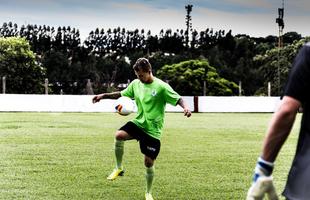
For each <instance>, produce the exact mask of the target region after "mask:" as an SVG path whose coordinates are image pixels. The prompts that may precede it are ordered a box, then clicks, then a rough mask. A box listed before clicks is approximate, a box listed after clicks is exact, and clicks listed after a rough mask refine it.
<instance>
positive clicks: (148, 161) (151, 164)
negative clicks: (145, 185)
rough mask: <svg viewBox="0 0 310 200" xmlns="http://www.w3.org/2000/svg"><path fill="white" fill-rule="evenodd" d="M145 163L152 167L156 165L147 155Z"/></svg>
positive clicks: (146, 165)
mask: <svg viewBox="0 0 310 200" xmlns="http://www.w3.org/2000/svg"><path fill="white" fill-rule="evenodd" d="M144 165H145V167H152V166H153V165H154V160H153V159H151V158H149V157H147V156H145V158H144Z"/></svg>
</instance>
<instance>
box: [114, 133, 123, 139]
mask: <svg viewBox="0 0 310 200" xmlns="http://www.w3.org/2000/svg"><path fill="white" fill-rule="evenodd" d="M115 139H116V140H125V135H124V131H117V132H116V133H115Z"/></svg>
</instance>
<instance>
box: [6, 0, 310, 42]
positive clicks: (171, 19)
mask: <svg viewBox="0 0 310 200" xmlns="http://www.w3.org/2000/svg"><path fill="white" fill-rule="evenodd" d="M0 2H1V3H0V23H1V24H2V23H4V22H9V21H11V22H13V23H17V24H18V26H19V27H20V26H21V25H22V24H37V25H49V26H54V27H58V26H71V27H75V28H77V29H79V30H80V33H81V39H82V40H84V39H85V38H86V37H87V35H88V33H89V32H90V31H92V30H95V29H96V28H97V27H98V28H100V29H101V28H104V29H107V28H117V27H121V28H125V29H126V30H134V29H135V28H138V29H139V30H141V29H144V30H146V31H147V30H151V32H152V34H153V35H155V34H158V33H159V32H160V30H161V29H164V30H166V29H169V28H171V29H172V30H173V31H175V30H176V29H186V26H185V15H186V10H185V5H188V4H191V5H193V11H192V13H191V15H192V24H193V29H196V30H197V31H202V30H205V29H207V28H213V29H214V30H215V31H217V30H225V31H229V30H232V34H233V35H236V34H247V35H250V36H253V37H260V36H261V37H265V36H268V35H278V26H277V24H276V22H275V21H276V18H277V17H278V8H279V7H282V0H187V1H186V0H0ZM284 9H285V11H284V23H285V28H284V33H285V32H289V31H296V32H298V33H300V34H302V36H310V27H309V21H310V1H309V0H291V1H287V0H286V1H285V2H284Z"/></svg>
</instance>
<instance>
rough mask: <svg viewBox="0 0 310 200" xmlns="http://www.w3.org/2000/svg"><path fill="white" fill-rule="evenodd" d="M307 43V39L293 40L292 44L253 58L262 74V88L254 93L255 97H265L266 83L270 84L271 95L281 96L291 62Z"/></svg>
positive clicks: (308, 39)
mask: <svg viewBox="0 0 310 200" xmlns="http://www.w3.org/2000/svg"><path fill="white" fill-rule="evenodd" d="M307 41H310V38H309V37H308V38H305V39H302V40H299V41H297V40H295V42H293V43H292V44H290V45H287V46H285V47H283V48H281V49H279V48H277V47H276V48H273V49H271V50H268V51H267V52H266V53H265V54H263V55H257V56H255V57H254V61H255V62H256V64H257V65H258V66H260V67H259V71H260V73H261V74H263V79H264V86H263V87H262V88H260V89H258V90H257V91H256V94H257V95H262V94H263V95H266V93H267V89H266V88H267V84H268V82H270V83H271V94H272V95H281V92H283V88H284V85H285V82H286V79H287V77H288V73H289V71H290V69H291V67H292V62H293V60H294V58H295V56H296V54H297V52H298V50H299V49H300V48H301V47H302V45H303V44H305V43H306V42H307ZM279 78H280V80H279ZM279 83H280V85H279Z"/></svg>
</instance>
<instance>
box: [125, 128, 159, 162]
mask: <svg viewBox="0 0 310 200" xmlns="http://www.w3.org/2000/svg"><path fill="white" fill-rule="evenodd" d="M119 130H123V131H126V132H127V133H128V134H129V135H130V136H132V137H133V138H134V139H136V140H138V141H139V143H140V150H141V153H143V154H144V155H146V156H148V157H150V158H152V159H153V160H155V159H156V157H157V156H158V154H159V151H160V140H158V139H156V138H153V137H151V136H149V135H148V134H147V133H145V132H144V131H143V130H142V129H141V128H139V127H138V126H137V125H136V124H134V123H133V122H127V123H126V124H125V125H124V126H122V127H121V128H120V129H119Z"/></svg>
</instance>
